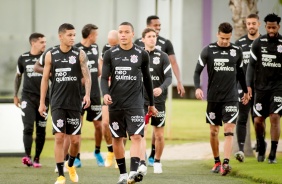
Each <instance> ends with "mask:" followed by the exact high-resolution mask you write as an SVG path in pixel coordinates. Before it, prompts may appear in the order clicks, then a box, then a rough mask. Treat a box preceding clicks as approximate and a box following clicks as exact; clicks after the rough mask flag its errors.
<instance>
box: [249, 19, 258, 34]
mask: <svg viewBox="0 0 282 184" xmlns="http://www.w3.org/2000/svg"><path fill="white" fill-rule="evenodd" d="M246 26H247V30H248V34H250V35H252V36H254V35H255V34H256V33H257V32H258V29H259V26H260V23H259V21H258V19H256V18H248V19H246Z"/></svg>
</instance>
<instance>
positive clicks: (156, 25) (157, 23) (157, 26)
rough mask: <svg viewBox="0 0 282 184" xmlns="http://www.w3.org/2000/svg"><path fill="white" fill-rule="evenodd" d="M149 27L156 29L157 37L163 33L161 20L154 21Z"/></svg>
mask: <svg viewBox="0 0 282 184" xmlns="http://www.w3.org/2000/svg"><path fill="white" fill-rule="evenodd" d="M148 27H150V28H152V29H154V30H155V31H156V33H157V36H159V33H160V31H161V21H160V19H152V20H151V23H150V24H149V25H148Z"/></svg>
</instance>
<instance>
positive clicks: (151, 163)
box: [148, 157, 155, 167]
mask: <svg viewBox="0 0 282 184" xmlns="http://www.w3.org/2000/svg"><path fill="white" fill-rule="evenodd" d="M154 162H155V159H154V158H153V157H149V158H148V166H150V167H153V166H154Z"/></svg>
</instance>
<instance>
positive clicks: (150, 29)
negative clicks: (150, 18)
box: [142, 27, 156, 38]
mask: <svg viewBox="0 0 282 184" xmlns="http://www.w3.org/2000/svg"><path fill="white" fill-rule="evenodd" d="M149 32H154V33H156V31H155V30H154V29H152V28H149V27H147V28H145V29H144V31H143V32H142V38H145V36H146V34H147V33H149Z"/></svg>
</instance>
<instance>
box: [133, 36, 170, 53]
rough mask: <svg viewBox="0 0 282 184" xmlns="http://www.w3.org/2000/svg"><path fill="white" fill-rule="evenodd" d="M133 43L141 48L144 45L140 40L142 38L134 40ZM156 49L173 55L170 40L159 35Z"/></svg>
mask: <svg viewBox="0 0 282 184" xmlns="http://www.w3.org/2000/svg"><path fill="white" fill-rule="evenodd" d="M134 44H136V45H138V46H140V47H142V48H145V45H144V43H143V42H142V38H139V39H137V40H135V42H134ZM156 49H159V50H161V51H163V52H165V53H167V55H174V49H173V45H172V43H171V42H170V40H168V39H165V38H163V37H161V36H158V37H157V43H156Z"/></svg>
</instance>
